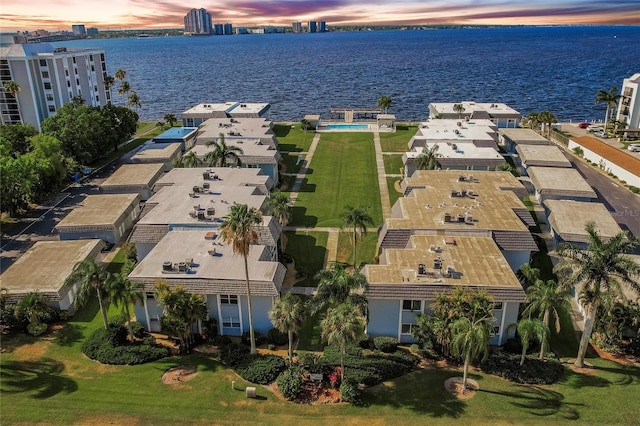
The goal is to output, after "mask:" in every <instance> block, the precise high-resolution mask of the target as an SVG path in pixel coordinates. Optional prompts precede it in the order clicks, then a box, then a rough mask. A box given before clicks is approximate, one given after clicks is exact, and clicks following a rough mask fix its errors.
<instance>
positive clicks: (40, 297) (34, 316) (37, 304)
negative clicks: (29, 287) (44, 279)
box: [14, 291, 49, 326]
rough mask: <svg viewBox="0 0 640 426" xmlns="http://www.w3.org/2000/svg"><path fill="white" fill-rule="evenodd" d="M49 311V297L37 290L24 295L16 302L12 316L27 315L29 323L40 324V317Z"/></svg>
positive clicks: (20, 316)
mask: <svg viewBox="0 0 640 426" xmlns="http://www.w3.org/2000/svg"><path fill="white" fill-rule="evenodd" d="M48 311H49V298H48V297H47V296H46V295H44V294H42V293H38V292H37V291H32V292H31V293H29V294H27V295H26V296H24V297H23V298H22V299H20V301H19V302H18V303H17V304H16V306H15V309H14V316H15V317H16V318H23V317H27V319H28V320H29V325H31V326H34V325H38V324H40V319H41V318H42V317H44V316H45V315H46V314H47V312H48Z"/></svg>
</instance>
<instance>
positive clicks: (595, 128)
mask: <svg viewBox="0 0 640 426" xmlns="http://www.w3.org/2000/svg"><path fill="white" fill-rule="evenodd" d="M601 130H602V131H604V129H603V128H602V127H600V126H598V125H597V124H592V125H590V126H589V127H587V132H599V131H601Z"/></svg>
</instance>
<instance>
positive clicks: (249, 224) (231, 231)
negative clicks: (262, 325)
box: [220, 204, 262, 354]
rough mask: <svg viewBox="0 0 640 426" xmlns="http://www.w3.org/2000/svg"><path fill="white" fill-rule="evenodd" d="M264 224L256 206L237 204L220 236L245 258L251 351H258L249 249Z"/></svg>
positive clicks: (225, 219)
mask: <svg viewBox="0 0 640 426" xmlns="http://www.w3.org/2000/svg"><path fill="white" fill-rule="evenodd" d="M260 224H262V213H260V211H259V210H258V209H256V208H255V207H249V206H247V205H246V204H235V205H233V206H231V208H230V209H229V214H228V215H227V216H225V217H224V218H223V220H222V224H221V225H220V237H221V238H222V240H223V241H224V242H226V243H227V244H231V245H232V247H233V252H234V253H235V254H239V255H241V256H242V257H243V259H244V275H245V280H246V284H247V304H248V307H249V337H250V339H251V353H252V354H255V353H256V338H255V332H254V330H253V309H252V306H251V285H250V284H249V264H248V261H247V259H248V257H249V250H250V249H251V245H252V244H255V243H256V242H257V241H258V233H257V232H256V230H255V227H256V226H257V225H260Z"/></svg>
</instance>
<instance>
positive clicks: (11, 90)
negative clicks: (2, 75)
mask: <svg viewBox="0 0 640 426" xmlns="http://www.w3.org/2000/svg"><path fill="white" fill-rule="evenodd" d="M2 88H3V89H4V91H5V92H7V93H8V94H10V95H11V96H13V98H14V99H15V100H16V104H17V105H18V111H20V100H19V99H18V94H19V93H20V92H21V91H22V88H21V87H20V85H19V84H18V83H16V82H15V81H13V80H9V81H5V82H4V83H3V84H2ZM20 121H21V122H22V114H20Z"/></svg>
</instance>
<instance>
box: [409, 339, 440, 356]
mask: <svg viewBox="0 0 640 426" xmlns="http://www.w3.org/2000/svg"><path fill="white" fill-rule="evenodd" d="M411 352H413V353H414V354H417V355H419V356H421V357H423V358H426V359H440V355H439V354H438V352H436V350H435V349H434V348H433V347H432V346H431V345H429V346H428V347H427V346H425V347H422V348H421V347H420V345H418V344H417V343H414V344H413V345H411Z"/></svg>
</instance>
